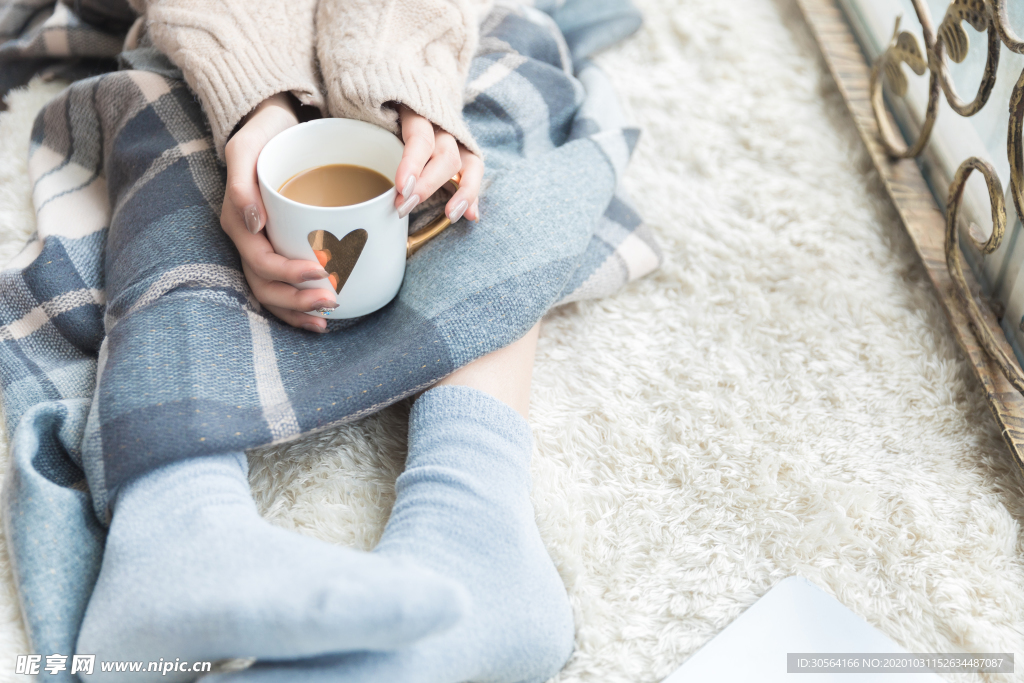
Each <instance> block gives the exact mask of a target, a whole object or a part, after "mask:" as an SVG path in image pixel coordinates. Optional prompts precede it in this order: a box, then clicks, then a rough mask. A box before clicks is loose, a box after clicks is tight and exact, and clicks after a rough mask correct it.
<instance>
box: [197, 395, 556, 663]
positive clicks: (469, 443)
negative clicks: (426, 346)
mask: <svg viewBox="0 0 1024 683" xmlns="http://www.w3.org/2000/svg"><path fill="white" fill-rule="evenodd" d="M530 452H531V439H530V430H529V426H528V425H527V423H526V421H525V420H524V419H523V418H522V417H521V416H520V415H519V414H518V413H516V412H515V411H513V410H512V409H511V408H509V407H508V406H506V405H505V404H504V403H502V402H500V401H498V400H497V399H494V398H492V397H491V396H489V395H487V394H485V393H483V392H480V391H476V390H475V389H469V388H466V387H448V386H444V387H437V388H434V389H431V390H430V391H428V392H426V393H425V394H424V395H423V396H422V397H420V399H419V400H418V401H416V404H415V405H414V406H413V410H412V415H411V416H410V425H409V459H408V462H407V464H406V470H405V473H404V474H402V476H400V477H399V478H398V482H397V486H396V488H397V494H398V495H397V500H396V501H395V507H394V511H393V512H392V513H391V519H390V520H389V521H388V525H387V528H386V529H385V531H384V536H383V538H382V539H381V542H380V545H379V546H378V547H377V549H376V550H375V551H374V552H375V553H377V554H378V555H381V556H383V557H388V558H396V559H397V558H404V559H407V560H408V561H412V562H416V563H418V564H422V565H424V566H429V567H431V568H433V569H434V570H435V571H437V572H438V573H439V574H442V575H444V576H447V577H450V578H451V579H453V580H455V581H458V582H459V583H461V584H462V586H464V587H465V589H466V590H467V591H468V592H469V594H470V610H469V614H468V616H467V617H466V619H464V620H463V621H461V622H460V623H459V624H458V625H457V626H455V627H454V628H452V629H451V630H450V631H447V632H445V633H443V634H439V635H436V636H431V637H429V638H425V639H423V640H421V641H419V642H417V643H415V644H413V645H410V646H409V647H406V648H403V649H401V650H399V651H396V652H393V653H368V652H367V653H359V654H352V655H346V656H341V657H323V658H318V659H311V660H305V661H296V662H290V663H281V664H269V663H258V664H257V665H255V666H254V667H252V668H250V669H247V670H245V671H241V672H238V673H235V674H230V675H226V676H223V677H220V676H218V677H215V679H216V680H217V681H232V682H235V681H246V682H255V681H259V682H264V681H265V682H274V683H298V682H303V681H316V682H318V683H319V682H323V683H327V682H328V681H330V682H331V683H334V682H339V681H345V682H356V681H358V682H360V683H364V682H365V683H370V682H379V681H402V682H403V683H460V682H462V681H489V682H491V683H520V682H525V681H544V680H547V679H548V678H549V677H551V676H553V675H555V674H556V673H557V672H558V670H559V669H560V668H561V667H562V665H563V664H564V663H565V661H566V660H567V659H568V658H569V655H570V654H571V653H572V648H573V619H572V609H571V608H570V606H569V601H568V598H567V596H566V593H565V587H564V585H563V584H562V581H561V578H560V577H559V575H558V572H557V571H556V570H555V567H554V564H553V563H552V562H551V558H550V557H549V555H548V553H547V550H546V549H545V548H544V544H543V543H542V542H541V538H540V534H539V533H538V531H537V524H536V521H535V519H534V511H533V506H532V504H531V503H530V495H529V494H530V471H529V463H530ZM210 683H213V681H212V680H211V682H210Z"/></svg>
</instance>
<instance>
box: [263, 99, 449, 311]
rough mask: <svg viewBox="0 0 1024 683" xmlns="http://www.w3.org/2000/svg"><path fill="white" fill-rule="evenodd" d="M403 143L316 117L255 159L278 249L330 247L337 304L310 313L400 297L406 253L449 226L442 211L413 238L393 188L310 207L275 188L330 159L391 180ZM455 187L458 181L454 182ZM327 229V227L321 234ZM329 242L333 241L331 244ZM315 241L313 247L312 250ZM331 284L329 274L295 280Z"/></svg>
mask: <svg viewBox="0 0 1024 683" xmlns="http://www.w3.org/2000/svg"><path fill="white" fill-rule="evenodd" d="M404 149H405V145H404V144H402V142H401V141H400V140H399V139H398V138H397V137H396V136H395V135H393V134H392V133H390V132H388V131H386V130H384V129H383V128H379V127H378V126H374V125H373V124H370V123H365V122H363V121H356V120H353V119H334V118H328V119H317V120H315V121H308V122H306V123H300V124H298V125H297V126H292V127H291V128H289V129H287V130H285V131H283V132H281V133H279V134H277V135H276V136H274V137H273V138H272V139H271V140H270V142H268V143H267V144H266V146H265V147H264V148H263V151H262V152H260V156H259V160H258V161H257V162H256V176H257V178H258V179H259V185H260V194H261V195H262V197H263V205H264V206H265V207H267V227H266V230H267V238H268V239H269V240H270V243H271V244H272V245H273V247H274V251H276V252H277V253H278V254H281V255H282V256H285V257H287V258H290V259H303V260H307V261H317V257H316V255H315V254H314V253H313V249H314V248H317V249H321V248H324V249H328V251H329V252H330V253H331V254H332V260H331V261H330V262H329V263H328V268H327V269H328V272H331V270H330V268H331V267H333V268H334V269H335V272H336V273H337V277H338V280H339V282H338V290H336V291H337V295H338V307H337V308H335V309H333V310H328V309H321V310H320V311H318V312H310V315H316V316H318V317H324V318H355V317H357V316H361V315H366V314H367V313H372V312H373V311H376V310H377V309H379V308H382V307H383V306H384V305H385V304H387V303H388V302H389V301H391V300H392V299H393V298H395V295H396V294H398V289H399V287H401V285H402V279H403V278H404V277H405V261H406V258H407V257H408V256H410V255H412V253H413V252H414V251H416V249H418V248H419V247H420V246H421V245H422V244H423V243H425V242H426V241H427V240H429V239H430V238H431V237H433V236H434V235H437V234H438V233H440V232H441V231H442V230H444V229H445V228H447V227H448V225H450V221H449V220H448V218H447V217H445V216H444V215H443V214H442V215H441V216H439V217H438V218H437V219H435V220H433V221H431V222H430V223H429V224H427V226H426V227H424V228H423V229H421V230H419V231H417V232H416V233H415V234H413V235H409V234H408V231H409V217H408V216H406V217H405V218H399V217H398V209H396V208H395V197H396V190H395V188H394V187H392V188H391V189H389V190H388V191H387V192H385V193H384V194H382V195H378V196H377V197H374V198H373V199H370V200H368V201H365V202H362V203H361V204H353V205H350V206H334V207H323V206H311V205H309V204H300V203H299V202H296V201H293V200H291V199H288V198H287V197H285V196H283V195H282V194H281V193H280V192H278V190H279V189H280V188H281V186H282V185H284V184H285V183H286V182H287V181H288V180H289V179H291V178H292V177H294V176H295V175H297V174H299V173H301V172H303V171H306V170H309V169H312V168H316V167H318V166H326V165H328V164H351V165H354V166H363V167H365V168H369V169H372V170H374V171H376V172H377V173H380V174H381V175H383V176H384V177H385V178H387V179H389V180H391V179H393V178H394V177H395V174H396V173H397V172H398V164H399V162H400V161H401V160H402V153H403V151H404ZM452 182H453V184H456V185H457V183H458V178H457V177H456V178H453V179H452ZM320 231H323V232H320ZM328 243H329V244H328ZM314 245H316V246H315V247H314ZM296 287H299V288H300V289H311V288H323V289H333V287H332V285H331V282H330V281H329V280H327V279H323V280H313V281H311V282H304V283H302V284H298V285H296Z"/></svg>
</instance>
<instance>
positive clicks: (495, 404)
mask: <svg viewBox="0 0 1024 683" xmlns="http://www.w3.org/2000/svg"><path fill="white" fill-rule="evenodd" d="M436 450H443V451H447V456H446V457H447V458H453V457H458V456H457V455H456V454H457V453H458V452H465V455H466V456H467V457H468V458H469V459H470V460H471V461H472V464H471V463H469V462H467V463H466V464H467V465H470V466H471V467H472V468H473V469H475V465H478V464H481V463H483V462H486V461H488V460H491V466H493V465H494V464H496V463H494V462H493V458H494V457H498V458H500V459H501V460H502V461H505V462H507V463H508V464H509V465H511V466H512V467H514V468H515V469H517V470H520V471H522V472H525V473H527V476H528V470H529V466H530V457H531V455H532V453H533V435H532V433H531V432H530V425H529V423H528V422H527V421H526V420H525V419H524V418H523V416H522V415H520V414H519V413H518V412H516V411H515V410H513V409H512V408H511V407H509V406H508V405H507V404H505V403H503V402H502V401H499V400H498V399H496V398H494V397H493V396H491V395H490V394H488V393H486V392H483V391H480V390H478V389H472V388H470V387H463V386H447V385H446V386H440V387H434V388H433V389H430V390H429V391H427V392H426V393H424V394H423V395H422V396H420V397H419V398H418V399H417V400H416V403H414V404H413V407H412V412H411V414H410V415H409V461H408V463H407V467H408V466H416V465H418V464H423V463H424V462H425V461H427V460H429V459H431V458H433V457H436V454H435V455H431V452H432V451H436ZM481 451H485V452H487V453H490V454H491V456H492V457H491V458H487V457H484V456H485V453H484V452H481Z"/></svg>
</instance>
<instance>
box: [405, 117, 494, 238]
mask: <svg viewBox="0 0 1024 683" xmlns="http://www.w3.org/2000/svg"><path fill="white" fill-rule="evenodd" d="M398 116H399V120H400V121H401V124H402V140H404V141H405V153H404V154H403V155H402V162H401V163H400V164H398V172H397V173H395V188H397V190H398V197H397V198H396V199H395V206H396V207H398V215H399V216H403V217H404V216H406V215H407V214H408V213H409V212H410V211H412V210H413V209H414V208H415V207H416V205H417V204H419V203H420V201H422V200H423V199H425V198H427V197H429V196H430V195H432V194H434V192H436V191H437V190H438V189H439V188H440V187H441V186H442V185H444V184H445V183H446V182H448V180H449V179H450V178H451V177H452V176H453V175H455V174H456V173H461V174H462V179H461V181H460V182H459V191H458V192H456V193H455V194H454V195H452V197H451V199H449V200H448V204H446V205H445V209H444V213H445V215H446V216H448V218H449V220H451V222H452V223H454V222H455V221H457V220H459V219H460V218H462V217H463V216H465V217H466V218H468V219H469V220H471V221H475V220H477V219H478V218H479V217H480V201H479V199H478V196H479V194H480V183H481V181H482V180H483V177H484V162H483V160H482V159H480V157H478V156H477V155H475V154H473V153H472V152H470V151H469V150H467V149H466V148H465V147H463V146H462V145H460V144H459V143H458V142H457V141H456V140H455V138H454V137H452V136H451V135H450V134H448V133H446V132H444V131H443V130H439V129H437V128H435V127H434V124H432V123H431V122H430V121H428V120H427V119H425V118H423V117H422V116H420V115H419V114H417V113H416V112H414V111H412V110H411V109H409V108H408V107H406V106H405V105H400V106H399V107H398Z"/></svg>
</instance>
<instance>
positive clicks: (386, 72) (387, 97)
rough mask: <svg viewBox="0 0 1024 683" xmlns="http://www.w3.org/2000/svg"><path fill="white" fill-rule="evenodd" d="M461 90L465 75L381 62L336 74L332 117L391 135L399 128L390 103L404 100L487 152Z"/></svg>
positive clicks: (330, 97) (332, 84)
mask: <svg viewBox="0 0 1024 683" xmlns="http://www.w3.org/2000/svg"><path fill="white" fill-rule="evenodd" d="M462 92H463V81H462V80H461V79H453V78H444V77H439V76H438V75H437V74H431V73H430V72H429V71H428V70H425V69H423V68H422V67H420V68H416V67H411V66H408V65H404V64H400V63H394V62H378V63H375V64H365V65H362V66H360V67H359V68H347V69H344V70H341V71H340V72H339V73H337V74H336V75H335V77H334V78H333V79H332V80H331V81H330V82H329V83H328V84H327V101H328V107H329V109H330V112H331V116H339V117H344V118H354V119H361V120H363V121H368V122H369V123H373V124H376V125H378V126H381V127H382V128H387V129H388V130H390V131H391V132H393V133H398V132H399V130H398V112H397V111H396V110H395V109H394V107H393V106H392V105H393V103H396V102H397V103H400V104H404V105H406V106H407V107H409V108H410V109H411V110H413V111H414V112H416V113H417V114H419V115H420V116H422V117H424V118H426V119H427V120H429V121H430V122H431V123H433V124H434V125H436V126H437V127H439V128H441V129H443V130H445V131H447V132H448V133H451V135H452V136H453V137H454V138H455V139H456V140H458V141H459V142H461V143H462V144H463V145H464V146H465V147H466V149H468V150H470V151H471V152H473V153H474V154H477V155H480V156H483V154H482V152H481V150H480V145H479V144H477V141H476V139H475V138H474V137H473V135H472V133H470V132H469V127H468V126H467V125H466V122H465V121H464V120H463V118H462Z"/></svg>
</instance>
